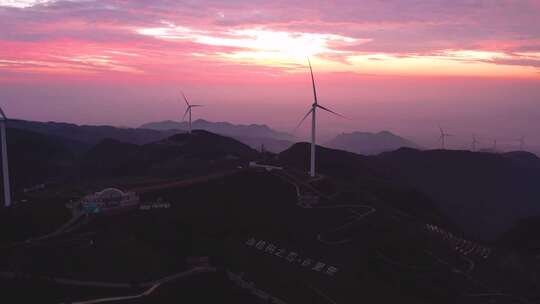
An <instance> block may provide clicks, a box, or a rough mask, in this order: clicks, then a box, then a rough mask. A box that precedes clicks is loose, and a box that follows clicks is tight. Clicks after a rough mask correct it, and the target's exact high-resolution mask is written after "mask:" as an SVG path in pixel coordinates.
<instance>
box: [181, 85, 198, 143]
mask: <svg viewBox="0 0 540 304" xmlns="http://www.w3.org/2000/svg"><path fill="white" fill-rule="evenodd" d="M182 96H183V97H184V100H185V101H186V105H187V109H186V112H185V113H184V117H183V118H182V120H185V119H186V115H188V114H189V122H188V133H190V134H191V109H192V108H196V107H202V105H198V104H190V103H189V101H188V99H187V97H186V95H185V94H184V93H182Z"/></svg>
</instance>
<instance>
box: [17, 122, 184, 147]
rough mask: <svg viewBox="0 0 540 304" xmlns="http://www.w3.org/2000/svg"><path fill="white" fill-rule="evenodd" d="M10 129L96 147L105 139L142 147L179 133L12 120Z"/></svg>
mask: <svg viewBox="0 0 540 304" xmlns="http://www.w3.org/2000/svg"><path fill="white" fill-rule="evenodd" d="M9 127H10V128H17V129H22V130H27V131H33V132H38V133H42V134H47V135H52V136H56V137H62V138H67V139H71V140H76V141H78V142H81V143H86V144H89V145H95V144H97V143H98V142H100V141H102V140H103V139H105V138H111V139H116V140H119V141H122V142H125V143H132V144H139V145H141V144H147V143H150V142H154V141H158V140H161V139H164V138H167V137H169V136H171V135H174V134H176V133H178V131H174V130H171V131H157V130H149V129H136V128H118V127H112V126H87V125H76V124H70V123H63V122H38V121H28V120H10V121H9Z"/></svg>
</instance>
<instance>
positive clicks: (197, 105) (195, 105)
mask: <svg viewBox="0 0 540 304" xmlns="http://www.w3.org/2000/svg"><path fill="white" fill-rule="evenodd" d="M190 107H192V108H194V107H204V105H199V104H194V105H190Z"/></svg>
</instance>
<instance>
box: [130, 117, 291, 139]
mask: <svg viewBox="0 0 540 304" xmlns="http://www.w3.org/2000/svg"><path fill="white" fill-rule="evenodd" d="M141 128H143V129H152V130H161V131H163V130H187V128H188V124H187V122H176V121H171V120H166V121H162V122H151V123H147V124H144V125H142V126H141ZM192 128H193V129H200V130H206V131H209V132H212V133H216V134H221V135H227V136H240V137H263V138H273V139H281V140H289V141H292V140H294V136H292V135H290V134H288V133H285V132H279V131H275V130H273V129H271V128H269V127H268V126H266V125H257V124H251V125H234V124H231V123H228V122H211V121H207V120H204V119H197V120H195V121H194V122H193V123H192Z"/></svg>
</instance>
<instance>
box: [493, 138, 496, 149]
mask: <svg viewBox="0 0 540 304" xmlns="http://www.w3.org/2000/svg"><path fill="white" fill-rule="evenodd" d="M493 151H497V139H493Z"/></svg>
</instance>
